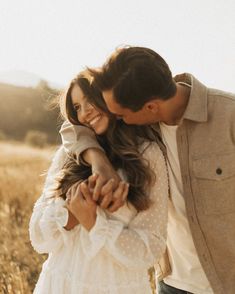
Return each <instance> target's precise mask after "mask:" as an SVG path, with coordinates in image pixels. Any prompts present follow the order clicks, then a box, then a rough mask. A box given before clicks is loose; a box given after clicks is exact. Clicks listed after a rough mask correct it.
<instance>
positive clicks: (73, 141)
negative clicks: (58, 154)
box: [60, 121, 103, 158]
mask: <svg viewBox="0 0 235 294" xmlns="http://www.w3.org/2000/svg"><path fill="white" fill-rule="evenodd" d="M60 135H61V139H62V143H63V146H64V148H65V151H66V152H67V153H73V154H75V155H76V158H79V156H80V154H81V153H82V152H83V151H85V150H87V149H89V148H98V149H100V150H102V151H103V149H102V148H101V146H100V145H99V143H98V142H97V140H96V136H95V133H94V132H93V131H92V130H91V129H89V128H88V127H84V126H79V125H72V124H71V123H70V122H69V121H65V122H64V123H63V125H62V126H61V129H60Z"/></svg>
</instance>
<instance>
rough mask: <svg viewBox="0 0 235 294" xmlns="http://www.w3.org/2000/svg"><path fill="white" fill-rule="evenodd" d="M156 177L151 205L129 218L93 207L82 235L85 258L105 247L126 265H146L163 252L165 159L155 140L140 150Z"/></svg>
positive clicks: (166, 202)
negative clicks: (93, 219)
mask: <svg viewBox="0 0 235 294" xmlns="http://www.w3.org/2000/svg"><path fill="white" fill-rule="evenodd" d="M144 156H145V158H146V159H148V161H149V163H150V166H151V168H152V170H153V171H154V172H155V174H156V181H155V184H154V185H153V187H151V191H150V198H151V200H152V205H151V206H150V208H149V209H147V210H145V211H141V212H139V213H137V214H136V216H135V217H134V218H133V219H132V220H131V221H130V222H129V224H128V225H124V224H123V222H121V221H118V220H112V219H109V218H108V217H107V215H106V214H105V212H104V211H102V210H101V209H99V208H98V209H97V220H96V224H95V226H94V227H93V228H92V229H91V231H90V232H89V238H86V240H87V243H86V244H84V246H86V248H87V249H86V254H87V255H88V258H92V257H93V256H95V255H96V254H97V253H98V252H99V250H101V249H102V248H105V250H107V251H108V252H109V254H111V255H112V256H113V257H114V258H115V259H116V260H117V262H119V263H120V264H122V265H124V266H126V267H133V268H137V267H146V268H148V267H150V266H152V265H153V264H154V263H155V262H157V261H158V260H159V259H160V257H161V256H162V255H163V253H164V251H165V248H166V234H167V208H168V177H167V171H166V164H165V159H164V157H163V154H162V152H161V151H160V148H159V147H158V145H157V144H156V143H153V144H151V145H150V146H149V147H148V148H147V149H146V150H145V154H144Z"/></svg>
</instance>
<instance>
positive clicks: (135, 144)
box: [58, 70, 158, 211]
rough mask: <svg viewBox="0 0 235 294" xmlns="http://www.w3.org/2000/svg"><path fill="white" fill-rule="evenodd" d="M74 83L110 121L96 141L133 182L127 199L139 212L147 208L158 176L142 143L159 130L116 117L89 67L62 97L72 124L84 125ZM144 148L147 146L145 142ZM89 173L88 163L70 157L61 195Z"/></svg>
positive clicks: (62, 102) (63, 177) (61, 185)
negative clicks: (80, 117) (74, 101)
mask: <svg viewBox="0 0 235 294" xmlns="http://www.w3.org/2000/svg"><path fill="white" fill-rule="evenodd" d="M75 85H78V86H79V87H80V88H81V90H82V92H83V93H84V95H85V97H86V98H87V99H88V101H89V103H91V104H92V105H93V106H94V107H95V108H96V109H97V110H98V111H100V112H103V113H105V114H106V115H107V116H108V117H109V119H110V122H109V127H108V129H107V131H106V132H105V134H103V135H96V137H97V140H98V142H99V144H100V145H101V146H102V148H103V149H104V150H105V152H106V156H107V157H108V159H109V160H110V162H111V164H112V165H113V167H114V168H115V169H116V170H118V169H121V170H123V171H124V174H125V176H126V179H125V180H126V181H128V182H129V184H130V186H129V193H128V197H127V200H128V202H130V203H131V204H133V205H134V207H135V208H136V209H137V211H141V210H145V209H147V208H148V207H149V206H150V204H151V201H150V198H149V188H150V187H151V185H152V184H153V182H154V181H155V180H156V179H155V174H154V173H153V171H152V170H151V169H150V167H149V163H148V161H147V160H144V158H143V155H142V153H143V152H144V150H143V148H141V145H142V143H143V142H146V141H148V142H149V143H150V142H152V141H156V140H158V135H157V133H156V132H155V131H154V130H153V129H152V128H151V127H150V126H133V125H126V124H125V123H124V122H123V121H122V120H116V118H115V117H114V115H113V114H111V113H110V112H109V110H108V108H107V106H106V104H105V101H104V99H103V97H102V94H101V92H100V91H99V89H98V88H97V87H96V86H95V84H94V83H93V81H92V76H91V75H90V74H89V71H88V70H85V71H83V72H81V73H80V74H79V75H77V76H76V77H75V78H74V79H73V80H72V82H71V83H70V85H69V87H68V89H67V91H66V92H65V93H64V95H63V96H62V97H61V101H60V109H61V113H62V114H63V116H64V117H65V119H68V120H69V121H70V122H71V123H72V124H74V125H81V124H80V122H79V121H78V119H77V113H76V111H75V109H74V107H73V103H72V97H71V92H72V89H73V87H74V86H75ZM145 147H146V148H147V146H146V145H145ZM141 149H142V150H141ZM153 156H154V154H153ZM90 175H91V168H90V167H89V166H87V165H85V164H83V163H82V162H81V163H80V164H78V163H77V162H76V160H75V158H71V157H70V159H69V160H68V161H67V162H66V163H65V165H64V168H63V170H62V176H61V177H60V180H59V186H58V189H60V191H61V197H63V198H66V196H65V195H66V192H67V190H68V189H69V187H70V186H72V184H74V183H75V182H77V181H83V180H86V179H87V178H88V177H89V176H90Z"/></svg>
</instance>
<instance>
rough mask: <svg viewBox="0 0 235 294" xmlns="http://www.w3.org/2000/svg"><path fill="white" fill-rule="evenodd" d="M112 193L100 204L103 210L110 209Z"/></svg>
mask: <svg viewBox="0 0 235 294" xmlns="http://www.w3.org/2000/svg"><path fill="white" fill-rule="evenodd" d="M112 199H113V197H112V193H108V194H107V195H105V196H104V197H103V199H102V201H101V203H100V207H101V208H103V209H106V208H108V207H109V205H110V204H111V202H112Z"/></svg>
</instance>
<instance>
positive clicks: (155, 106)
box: [145, 100, 159, 113]
mask: <svg viewBox="0 0 235 294" xmlns="http://www.w3.org/2000/svg"><path fill="white" fill-rule="evenodd" d="M145 109H146V110H147V111H151V112H152V113H158V111H159V103H158V100H152V101H149V102H147V103H145Z"/></svg>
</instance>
